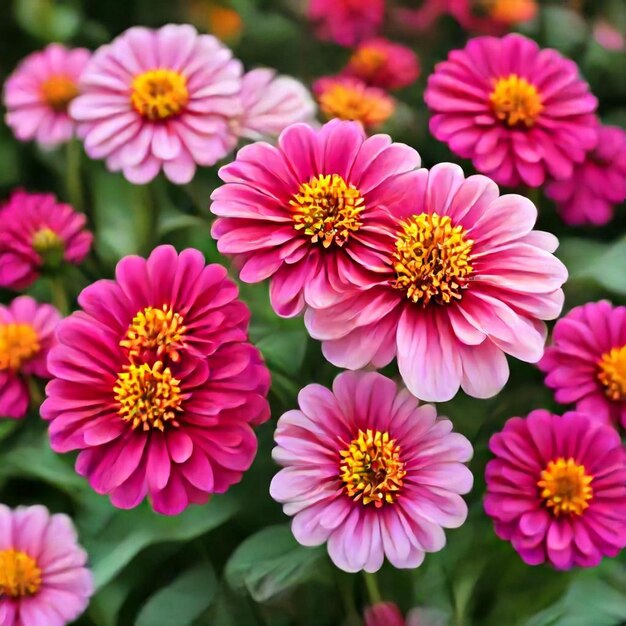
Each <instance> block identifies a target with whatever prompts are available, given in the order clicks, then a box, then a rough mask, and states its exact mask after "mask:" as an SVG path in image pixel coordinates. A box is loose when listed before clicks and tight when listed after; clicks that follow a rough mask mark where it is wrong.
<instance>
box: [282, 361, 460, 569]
mask: <svg viewBox="0 0 626 626" xmlns="http://www.w3.org/2000/svg"><path fill="white" fill-rule="evenodd" d="M298 404H299V406H300V409H299V410H293V411H288V412H287V413H285V414H284V415H283V416H282V417H281V418H280V419H279V420H278V426H277V429H276V434H275V436H274V439H275V441H276V447H275V448H274V450H273V452H272V456H273V457H274V460H275V461H276V462H278V463H279V464H280V465H282V466H283V468H284V469H282V470H281V471H280V472H278V474H276V476H274V479H273V480H272V483H271V486H270V493H271V495H272V498H274V500H276V501H278V502H281V503H282V504H283V511H284V512H285V513H286V514H287V515H291V516H293V522H292V525H291V528H292V531H293V534H294V536H295V538H296V539H297V540H298V542H300V543H301V544H302V545H305V546H317V545H321V544H323V543H327V547H328V554H329V555H330V558H331V559H332V561H333V563H334V564H335V565H336V566H337V567H339V568H340V569H342V570H344V571H346V572H356V571H359V570H365V571H367V572H375V571H376V570H378V569H380V567H381V566H382V564H383V560H384V558H385V557H387V559H388V560H389V561H390V563H391V564H392V565H393V566H394V567H399V568H414V567H417V566H418V565H420V564H421V563H422V561H423V560H424V556H425V553H426V552H437V551H439V550H441V549H442V548H443V546H444V545H445V542H446V538H445V534H444V530H443V529H444V528H457V527H458V526H460V525H461V524H462V523H463V522H464V521H465V518H466V517H467V505H466V504H465V502H464V501H463V498H462V497H461V495H460V494H464V493H467V492H468V491H470V489H471V488H472V474H471V472H470V471H469V469H468V468H467V467H466V466H465V465H464V463H466V462H467V461H469V459H470V458H471V456H472V446H471V445H470V442H469V441H468V440H467V439H466V438H465V437H463V435H460V434H458V433H453V432H451V431H452V423H451V422H450V421H449V420H448V419H446V418H440V417H438V416H437V411H436V410H435V407H433V406H431V405H427V404H426V405H420V403H419V401H418V400H417V399H416V398H414V397H413V396H412V395H411V394H410V393H409V392H408V391H407V390H406V389H398V387H397V386H396V384H395V383H394V382H393V381H392V380H390V379H389V378H386V377H385V376H382V375H381V374H378V373H376V372H367V373H366V372H343V373H342V374H339V376H337V378H335V382H334V383H333V389H332V391H330V390H329V389H327V388H326V387H322V386H321V385H307V386H306V387H305V388H304V389H302V390H301V391H300V394H299V395H298Z"/></svg>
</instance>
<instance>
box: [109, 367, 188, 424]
mask: <svg viewBox="0 0 626 626" xmlns="http://www.w3.org/2000/svg"><path fill="white" fill-rule="evenodd" d="M113 391H114V392H115V400H116V402H117V403H118V404H119V408H118V413H119V415H120V416H121V418H122V419H123V420H124V421H126V422H131V423H132V427H133V428H139V427H141V428H142V429H143V430H145V431H148V430H150V429H151V428H157V429H158V430H160V431H164V430H165V424H166V423H169V424H170V425H171V426H178V422H177V421H176V413H178V412H180V411H182V407H181V405H182V403H183V400H184V396H183V394H182V393H181V390H180V381H179V380H177V379H176V378H174V377H173V376H172V372H171V371H170V368H169V367H165V368H164V367H163V362H162V361H156V363H155V364H154V365H152V366H150V365H148V364H147V363H142V364H141V365H135V364H131V365H126V366H125V367H124V371H123V372H120V373H119V374H118V375H117V381H116V383H115V387H113Z"/></svg>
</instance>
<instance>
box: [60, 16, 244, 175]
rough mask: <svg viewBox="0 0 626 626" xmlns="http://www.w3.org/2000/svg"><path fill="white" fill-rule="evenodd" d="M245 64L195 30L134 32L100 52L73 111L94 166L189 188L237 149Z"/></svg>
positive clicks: (175, 28) (87, 72) (166, 28)
mask: <svg viewBox="0 0 626 626" xmlns="http://www.w3.org/2000/svg"><path fill="white" fill-rule="evenodd" d="M241 74H242V67H241V63H240V62H239V61H237V60H235V59H233V57H232V52H231V51H230V50H229V49H228V48H226V47H225V46H224V45H223V44H222V43H220V41H219V40H218V39H216V38H215V37H213V36H212V35H199V34H198V33H197V31H196V30H195V29H194V28H193V26H189V25H174V24H168V25H167V26H163V27H162V28H160V29H158V30H149V29H147V28H142V27H133V28H130V29H129V30H127V31H126V32H124V33H122V34H121V35H120V36H119V37H117V38H116V39H115V40H114V41H113V42H112V43H110V44H108V45H105V46H102V47H101V48H99V49H98V50H96V52H95V53H94V55H93V57H92V59H91V61H90V63H89V65H88V66H87V68H86V70H85V72H84V74H83V77H82V80H81V91H82V95H81V96H79V97H78V98H76V100H75V101H74V102H72V105H71V107H70V114H71V116H72V117H73V118H74V119H75V120H76V121H77V122H78V134H79V136H80V137H81V138H83V139H84V141H85V150H86V151H87V154H88V155H89V156H90V157H91V158H92V159H106V162H107V166H108V168H109V169H110V170H111V171H120V170H121V171H122V172H123V173H124V176H125V177H126V178H127V179H128V180H129V181H131V182H133V183H136V184H143V183H147V182H149V181H150V180H152V179H153V178H154V177H155V176H156V175H157V174H158V173H159V171H160V170H161V169H162V170H163V171H164V172H165V175H166V176H167V177H168V178H169V179H170V180H171V181H172V182H174V183H178V184H183V183H187V182H189V181H190V180H191V179H192V178H193V175H194V173H195V171H196V165H203V166H209V165H213V164H214V163H216V162H217V161H218V160H219V159H221V158H223V157H224V156H226V155H227V154H228V153H229V152H230V151H231V150H232V149H233V148H234V146H235V143H236V135H235V134H234V131H233V129H232V128H231V125H230V122H229V121H230V120H231V118H233V117H237V116H238V115H239V114H240V112H241V111H240V102H239V92H240V90H241Z"/></svg>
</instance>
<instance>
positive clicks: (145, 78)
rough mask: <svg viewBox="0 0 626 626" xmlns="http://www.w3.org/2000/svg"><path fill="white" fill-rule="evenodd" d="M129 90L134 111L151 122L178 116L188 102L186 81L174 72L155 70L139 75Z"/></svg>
mask: <svg viewBox="0 0 626 626" xmlns="http://www.w3.org/2000/svg"><path fill="white" fill-rule="evenodd" d="M131 89H132V94H131V97H130V99H131V102H132V105H133V107H134V109H135V111H137V113H139V114H140V115H143V117H145V118H147V119H149V120H152V121H153V122H156V121H159V120H166V119H168V118H170V117H174V116H175V115H178V114H179V113H180V112H181V111H182V109H183V108H184V107H185V105H186V104H187V102H188V101H189V92H188V91H187V79H186V78H185V77H184V76H183V75H182V74H181V73H179V72H176V71H174V70H166V69H156V70H150V71H148V72H144V73H143V74H139V75H138V76H136V77H135V79H134V80H133V84H132V86H131Z"/></svg>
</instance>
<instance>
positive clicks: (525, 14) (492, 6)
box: [479, 0, 537, 24]
mask: <svg viewBox="0 0 626 626" xmlns="http://www.w3.org/2000/svg"><path fill="white" fill-rule="evenodd" d="M479 5H481V6H482V7H484V9H485V11H486V12H487V14H488V15H489V17H491V19H493V20H496V21H497V22H501V23H503V24H517V23H519V22H527V21H528V20H532V19H533V17H535V15H536V14H537V3H536V2H535V0H479Z"/></svg>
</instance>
